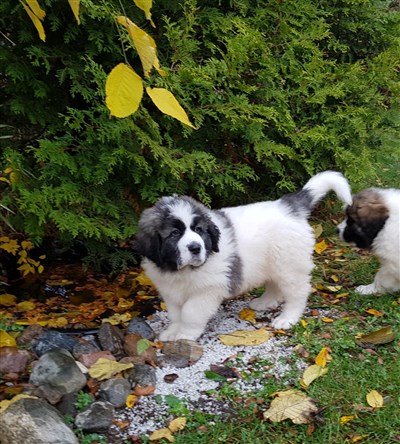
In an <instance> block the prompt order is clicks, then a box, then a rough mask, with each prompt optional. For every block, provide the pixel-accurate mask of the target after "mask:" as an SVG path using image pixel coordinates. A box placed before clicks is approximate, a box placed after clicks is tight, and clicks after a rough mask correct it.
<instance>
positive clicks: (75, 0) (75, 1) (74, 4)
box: [68, 0, 81, 25]
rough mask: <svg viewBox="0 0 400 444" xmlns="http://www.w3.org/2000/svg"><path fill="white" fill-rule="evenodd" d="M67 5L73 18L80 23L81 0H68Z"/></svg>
mask: <svg viewBox="0 0 400 444" xmlns="http://www.w3.org/2000/svg"><path fill="white" fill-rule="evenodd" d="M68 3H69V6H71V9H72V12H73V14H74V16H75V19H76V21H77V23H78V25H80V24H81V20H80V18H79V7H80V4H81V0H68Z"/></svg>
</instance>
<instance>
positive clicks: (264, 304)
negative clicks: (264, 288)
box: [249, 296, 279, 311]
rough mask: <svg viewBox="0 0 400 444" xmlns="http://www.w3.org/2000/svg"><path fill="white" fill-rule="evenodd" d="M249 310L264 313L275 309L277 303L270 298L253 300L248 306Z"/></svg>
mask: <svg viewBox="0 0 400 444" xmlns="http://www.w3.org/2000/svg"><path fill="white" fill-rule="evenodd" d="M249 306H250V308H252V309H253V310H256V311H265V310H272V309H274V308H277V307H278V306H279V301H277V300H276V299H272V298H267V299H266V298H264V297H262V296H261V297H259V298H257V299H253V300H252V301H251V302H250V304H249Z"/></svg>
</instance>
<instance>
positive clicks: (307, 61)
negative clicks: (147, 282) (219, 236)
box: [0, 0, 400, 244]
mask: <svg viewBox="0 0 400 444" xmlns="http://www.w3.org/2000/svg"><path fill="white" fill-rule="evenodd" d="M39 3H40V4H41V6H42V8H43V9H45V11H46V14H47V15H46V18H45V20H44V28H45V31H46V35H47V38H46V42H45V43H44V42H42V41H41V40H40V39H39V37H38V34H37V31H36V29H35V28H34V26H33V24H32V23H31V21H30V19H29V17H28V16H27V14H26V12H25V10H24V9H23V7H22V6H21V4H20V3H19V2H15V1H11V0H5V1H2V2H1V3H0V28H1V30H2V32H1V36H0V38H1V43H0V72H1V74H0V76H1V77H0V95H1V107H0V110H1V113H2V117H1V121H0V123H1V124H2V125H1V126H0V144H1V147H2V153H1V168H2V170H3V177H5V178H6V177H8V176H7V174H9V173H7V174H6V173H5V172H4V171H10V170H6V169H7V168H12V172H13V173H12V174H13V178H12V180H9V181H8V182H9V183H8V182H7V181H2V182H0V190H1V199H0V204H1V206H0V212H1V214H2V217H3V219H4V218H6V220H7V222H8V223H9V224H10V226H12V227H13V229H14V230H17V231H18V232H22V233H25V234H26V235H27V236H28V237H29V238H30V239H31V240H32V241H33V242H35V243H36V244H39V243H40V242H41V239H43V237H45V236H50V237H54V238H59V239H72V238H75V239H82V240H84V241H92V242H93V241H94V242H100V243H109V242H112V241H117V240H120V239H125V238H128V237H129V236H132V235H133V234H134V233H135V229H136V223H137V218H138V215H139V214H140V212H141V210H142V209H143V208H144V207H146V206H148V205H150V204H151V203H153V202H154V201H155V200H156V199H157V198H158V197H159V196H161V195H164V194H169V193H185V194H189V195H192V196H194V197H195V198H198V199H200V200H201V201H203V202H204V203H205V204H207V205H215V206H217V205H234V204H238V203H244V202H250V201H255V200H257V199H267V198H275V197H277V196H279V195H281V194H283V193H285V192H288V191H293V190H295V189H296V188H297V187H299V186H301V185H302V184H303V183H304V182H305V181H306V180H307V178H308V177H309V176H310V175H312V174H314V173H316V172H318V171H321V170H325V169H338V170H341V171H343V172H344V173H345V174H346V175H347V176H348V177H349V179H351V180H352V181H357V180H360V179H361V178H363V177H366V176H369V175H370V176H373V174H374V169H375V167H376V165H375V158H376V154H377V153H378V152H380V151H382V150H391V149H398V147H399V124H400V117H399V116H400V112H399V111H400V110H399V108H400V107H399V102H400V99H399V98H400V12H399V10H398V8H397V9H396V8H395V7H392V6H391V5H390V3H388V2H387V1H378V0H333V1H329V2H328V1H314V0H311V1H310V0H296V1H295V0H285V1H280V0H276V1H271V2H265V1H251V0H230V1H223V2H216V1H211V0H201V1H200V0H182V1H179V2H177V1H176V2H174V1H170V0H155V1H154V2H153V10H152V18H153V21H154V22H155V25H156V27H155V28H153V27H152V26H151V25H150V24H149V22H148V21H147V20H146V19H145V18H144V15H143V13H142V11H140V10H139V9H138V8H137V7H136V6H135V5H134V2H132V1H131V0H129V1H128V0H120V1H119V0H118V1H117V0H108V1H99V2H94V1H92V0H82V1H81V13H80V17H81V24H80V25H79V26H78V25H77V23H76V21H75V19H74V17H73V15H72V13H71V10H70V8H69V6H68V3H67V2H61V1H60V0H39ZM120 14H122V15H126V16H128V17H129V18H130V19H131V20H133V21H134V22H135V23H137V24H138V25H139V26H140V27H142V28H143V29H144V30H145V31H146V32H147V33H149V34H150V35H152V36H153V38H154V39H155V41H156V44H157V47H158V57H159V59H160V63H161V66H162V67H163V69H165V70H166V71H167V72H168V75H167V76H166V77H160V76H159V75H158V74H157V73H152V74H151V75H150V77H149V78H144V82H145V84H146V85H148V86H152V87H154V86H162V87H165V88H167V89H169V90H170V91H171V92H172V93H173V94H174V95H175V97H176V98H177V99H178V100H179V102H180V103H181V105H182V106H183V108H184V109H185V110H186V111H187V113H188V115H189V117H190V119H191V121H192V122H193V123H194V125H195V126H196V127H197V128H198V129H197V130H192V129H191V128H189V127H185V126H184V125H182V124H181V123H180V122H178V121H176V120H174V119H173V118H171V117H168V116H166V115H163V114H161V113H160V111H158V110H157V109H156V108H155V106H154V105H152V103H151V101H150V100H149V98H147V99H146V97H144V98H143V101H142V104H141V106H140V108H139V110H138V111H137V112H136V113H135V114H133V115H132V116H130V117H128V118H124V119H116V118H110V117H109V112H108V110H107V109H106V107H105V97H104V94H105V93H104V89H105V88H104V86H105V79H106V76H107V74H108V73H109V72H110V70H111V69H112V68H113V67H114V66H115V65H116V64H118V63H120V62H124V60H125V57H126V59H127V61H128V62H129V63H130V64H131V65H132V67H134V69H135V70H136V72H138V73H140V74H142V71H141V65H140V61H139V59H138V56H137V53H136V52H135V51H134V49H132V47H131V46H130V45H129V41H128V39H127V38H126V35H125V34H124V32H123V30H121V29H118V28H117V26H116V24H115V21H114V17H115V16H116V15H120Z"/></svg>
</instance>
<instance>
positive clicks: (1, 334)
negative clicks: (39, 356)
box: [0, 330, 17, 347]
mask: <svg viewBox="0 0 400 444" xmlns="http://www.w3.org/2000/svg"><path fill="white" fill-rule="evenodd" d="M16 346H17V343H16V342H15V339H14V338H13V337H12V336H11V335H9V334H8V333H7V332H6V331H4V330H0V347H16Z"/></svg>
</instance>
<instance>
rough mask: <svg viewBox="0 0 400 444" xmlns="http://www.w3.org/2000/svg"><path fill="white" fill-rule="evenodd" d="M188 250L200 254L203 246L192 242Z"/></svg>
mask: <svg viewBox="0 0 400 444" xmlns="http://www.w3.org/2000/svg"><path fill="white" fill-rule="evenodd" d="M187 248H188V250H189V251H190V252H191V253H192V254H199V253H200V251H201V245H200V244H199V243H198V242H191V243H190V244H189V245H188V246H187Z"/></svg>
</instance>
